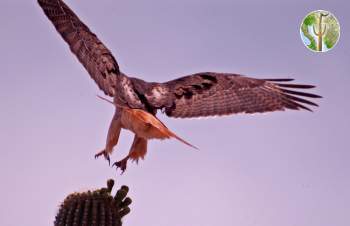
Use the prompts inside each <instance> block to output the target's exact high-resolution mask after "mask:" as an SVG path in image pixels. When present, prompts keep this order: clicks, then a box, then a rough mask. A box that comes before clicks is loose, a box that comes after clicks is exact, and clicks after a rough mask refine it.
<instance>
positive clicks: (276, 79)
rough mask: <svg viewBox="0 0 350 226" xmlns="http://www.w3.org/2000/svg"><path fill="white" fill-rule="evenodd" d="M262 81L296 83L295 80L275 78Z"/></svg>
mask: <svg viewBox="0 0 350 226" xmlns="http://www.w3.org/2000/svg"><path fill="white" fill-rule="evenodd" d="M261 80H264V81H267V82H291V81H294V79H293V78H273V79H270V78H268V79H261Z"/></svg>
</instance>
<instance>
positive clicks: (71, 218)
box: [54, 180, 131, 226]
mask: <svg viewBox="0 0 350 226" xmlns="http://www.w3.org/2000/svg"><path fill="white" fill-rule="evenodd" d="M113 185H114V181H113V180H108V182H107V188H101V189H98V190H95V191H88V192H84V193H73V194H70V195H68V196H67V198H66V199H65V200H64V201H63V203H62V204H61V206H60V209H59V211H58V214H57V215H56V219H55V222H54V225H55V226H121V225H122V221H121V219H122V218H123V217H124V216H125V215H126V214H128V213H129V212H130V208H129V207H128V206H129V205H130V204H131V199H130V198H129V197H127V198H126V195H127V193H128V191H129V188H128V187H127V186H122V187H121V188H120V189H119V190H118V191H117V193H116V195H115V196H114V197H112V195H111V191H112V188H113Z"/></svg>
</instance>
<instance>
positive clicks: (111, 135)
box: [95, 107, 122, 163]
mask: <svg viewBox="0 0 350 226" xmlns="http://www.w3.org/2000/svg"><path fill="white" fill-rule="evenodd" d="M121 128H122V125H121V112H120V110H119V109H118V108H117V107H116V109H115V113H114V116H113V118H112V122H111V124H110V126H109V129H108V134H107V140H106V147H105V149H103V150H102V151H101V152H99V153H97V154H96V155H95V158H98V157H99V156H101V155H103V156H104V157H105V159H106V160H107V161H108V163H110V158H109V154H111V153H112V151H113V148H114V146H116V145H117V143H118V140H119V135H120V130H121Z"/></svg>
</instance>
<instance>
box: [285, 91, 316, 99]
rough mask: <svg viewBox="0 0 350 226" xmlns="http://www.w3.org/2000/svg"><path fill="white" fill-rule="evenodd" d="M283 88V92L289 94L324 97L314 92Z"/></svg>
mask: <svg viewBox="0 0 350 226" xmlns="http://www.w3.org/2000/svg"><path fill="white" fill-rule="evenodd" d="M281 90H282V91H283V93H288V94H293V95H298V96H304V97H310V98H322V97H321V96H319V95H316V94H312V93H304V92H299V91H293V90H288V89H281Z"/></svg>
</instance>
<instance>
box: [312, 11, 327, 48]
mask: <svg viewBox="0 0 350 226" xmlns="http://www.w3.org/2000/svg"><path fill="white" fill-rule="evenodd" d="M326 16H328V13H323V12H320V15H319V18H318V32H316V28H315V25H314V26H313V30H314V33H315V35H316V36H317V51H322V45H323V44H322V43H323V40H322V39H323V36H324V34H325V33H326V30H327V24H325V25H324V27H323V28H322V18H323V17H326Z"/></svg>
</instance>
